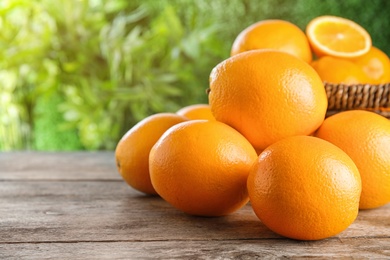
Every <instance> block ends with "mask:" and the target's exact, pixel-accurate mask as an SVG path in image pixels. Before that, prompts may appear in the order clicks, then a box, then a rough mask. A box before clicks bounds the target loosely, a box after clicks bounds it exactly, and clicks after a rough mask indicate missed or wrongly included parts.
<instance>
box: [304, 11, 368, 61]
mask: <svg viewBox="0 0 390 260" xmlns="http://www.w3.org/2000/svg"><path fill="white" fill-rule="evenodd" d="M306 35H307V37H308V39H309V42H310V45H311V47H312V49H313V52H314V53H315V54H316V55H317V56H318V57H322V56H324V55H329V56H334V57H340V58H355V57H359V56H362V55H363V54H365V53H367V52H368V51H369V50H370V48H371V45H372V42H371V36H370V35H369V34H368V32H367V31H366V30H365V29H364V28H363V27H362V26H360V25H359V24H357V23H355V22H354V21H351V20H349V19H346V18H341V17H337V16H319V17H317V18H314V19H313V20H311V21H310V22H309V24H308V25H307V27H306Z"/></svg>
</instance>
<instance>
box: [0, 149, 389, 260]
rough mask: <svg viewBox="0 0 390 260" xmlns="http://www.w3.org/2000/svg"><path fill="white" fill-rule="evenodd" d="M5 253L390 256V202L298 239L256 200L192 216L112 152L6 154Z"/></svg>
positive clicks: (0, 251) (1, 174) (2, 184)
mask: <svg viewBox="0 0 390 260" xmlns="http://www.w3.org/2000/svg"><path fill="white" fill-rule="evenodd" d="M0 234H1V235H0V259H260V258H261V259H263V258H296V257H298V258H301V257H318V258H323V259H328V258H330V257H350V258H359V259H361V258H370V259H372V258H380V259H386V258H387V259H390V204H388V205H387V206H384V207H382V208H379V209H375V210H366V211H361V212H360V213H359V216H358V219H357V220H356V221H355V222H354V223H353V224H352V225H351V226H350V227H349V228H348V229H347V230H345V231H344V232H342V233H341V234H339V235H337V236H335V237H332V238H328V239H325V240H321V241H311V242H309V241H295V240H291V239H286V238H282V237H280V236H278V235H276V234H274V233H273V232H271V231H270V230H268V229H267V228H266V227H265V226H264V225H263V224H262V223H261V222H260V221H259V220H258V219H257V217H256V216H255V215H254V213H253V211H252V209H251V208H250V206H249V205H247V206H245V207H244V208H243V209H241V210H239V211H238V212H236V213H234V214H232V215H229V216H226V217H220V218H202V217H193V216H188V215H186V214H184V213H181V212H179V211H178V210H176V209H174V208H172V207H171V206H170V205H169V204H167V203H166V202H165V201H163V200H162V199H161V198H159V197H151V196H145V195H143V194H141V193H138V192H137V191H135V190H133V189H132V188H130V187H129V186H127V185H126V184H125V182H124V181H122V179H121V178H120V176H119V174H118V173H117V171H116V166H115V162H114V154H113V152H93V153H91V152H74V153H68V152H56V153H46V152H45V153H42V152H10V153H0Z"/></svg>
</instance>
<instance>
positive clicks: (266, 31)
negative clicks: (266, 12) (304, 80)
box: [230, 20, 312, 63]
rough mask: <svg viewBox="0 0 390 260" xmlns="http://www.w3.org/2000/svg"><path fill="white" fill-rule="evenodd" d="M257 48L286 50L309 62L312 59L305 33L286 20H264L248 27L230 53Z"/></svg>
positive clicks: (236, 40) (237, 39)
mask: <svg viewBox="0 0 390 260" xmlns="http://www.w3.org/2000/svg"><path fill="white" fill-rule="evenodd" d="M256 49H274V50H279V51H284V52H287V53H290V54H292V55H294V56H296V57H298V58H301V59H302V60H304V61H306V62H308V63H310V61H311V60H312V53H311V49H310V45H309V42H308V40H307V38H306V35H305V33H304V32H303V31H302V30H301V29H300V28H299V27H298V26H296V25H295V24H292V23H290V22H288V21H284V20H262V21H259V22H257V23H255V24H252V25H251V26H249V27H247V28H246V29H244V30H243V31H242V32H241V33H240V34H239V35H238V36H237V38H236V39H235V40H234V43H233V46H232V49H231V53H230V54H231V56H233V55H236V54H238V53H241V52H244V51H249V50H256Z"/></svg>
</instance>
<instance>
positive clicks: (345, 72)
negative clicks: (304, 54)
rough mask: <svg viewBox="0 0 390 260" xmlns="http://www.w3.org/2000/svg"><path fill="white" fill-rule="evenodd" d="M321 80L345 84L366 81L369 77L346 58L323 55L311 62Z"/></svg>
mask: <svg viewBox="0 0 390 260" xmlns="http://www.w3.org/2000/svg"><path fill="white" fill-rule="evenodd" d="M312 66H313V68H314V69H315V70H316V71H317V73H318V75H319V76H320V77H321V79H322V80H323V81H326V82H328V83H335V84H339V83H343V84H347V85H351V84H362V83H368V82H369V79H368V77H367V76H366V75H365V73H364V72H363V70H362V68H361V67H360V66H358V65H357V64H355V63H354V62H352V61H350V60H346V59H341V58H335V57H331V56H323V57H321V58H320V59H318V60H316V61H315V62H313V63H312Z"/></svg>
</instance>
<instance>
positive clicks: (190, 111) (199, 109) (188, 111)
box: [176, 104, 215, 120]
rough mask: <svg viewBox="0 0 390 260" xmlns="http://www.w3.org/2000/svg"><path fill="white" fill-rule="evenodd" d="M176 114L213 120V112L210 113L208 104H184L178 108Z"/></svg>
mask: <svg viewBox="0 0 390 260" xmlns="http://www.w3.org/2000/svg"><path fill="white" fill-rule="evenodd" d="M176 114H178V115H181V116H184V117H187V118H188V119H191V120H194V119H205V120H215V118H214V116H213V114H212V113H211V109H210V106H209V105H208V104H195V105H189V106H185V107H183V108H181V109H179V110H178V111H177V112H176Z"/></svg>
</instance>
